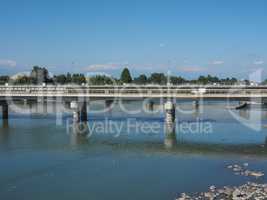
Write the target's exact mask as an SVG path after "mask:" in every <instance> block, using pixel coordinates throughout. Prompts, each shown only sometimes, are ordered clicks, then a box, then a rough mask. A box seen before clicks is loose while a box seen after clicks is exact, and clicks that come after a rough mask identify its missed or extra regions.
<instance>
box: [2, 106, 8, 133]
mask: <svg viewBox="0 0 267 200" xmlns="http://www.w3.org/2000/svg"><path fill="white" fill-rule="evenodd" d="M1 106H2V123H3V128H7V127H8V103H7V102H6V101H5V102H2V103H1Z"/></svg>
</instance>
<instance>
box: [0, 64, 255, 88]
mask: <svg viewBox="0 0 267 200" xmlns="http://www.w3.org/2000/svg"><path fill="white" fill-rule="evenodd" d="M6 83H9V84H14V85H23V84H43V83H46V84H61V85H65V84H78V85H82V84H90V85H112V84H119V85H121V84H137V85H148V84H156V85H166V84H172V85H181V84H201V85H207V84H213V85H216V84H218V85H235V84H244V85H249V84H251V83H250V82H249V81H248V80H242V81H241V80H238V79H237V78H233V77H231V78H228V77H227V78H218V77H217V76H212V75H207V76H199V77H198V78H197V79H191V80H189V79H186V78H183V77H181V76H173V75H172V76H168V75H166V74H164V73H159V72H156V73H151V74H150V75H146V74H140V75H139V76H137V77H132V76H131V73H130V71H129V69H128V68H124V69H123V70H122V73H121V76H120V78H116V77H112V76H107V75H102V74H97V75H93V76H86V75H84V74H82V73H74V74H71V73H67V74H59V75H53V76H51V75H49V72H48V70H47V69H46V68H42V67H39V66H34V67H33V69H32V70H31V72H30V73H29V74H17V75H14V76H6V75H5V76H0V85H4V84H6Z"/></svg>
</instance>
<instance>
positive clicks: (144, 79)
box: [134, 74, 147, 85]
mask: <svg viewBox="0 0 267 200" xmlns="http://www.w3.org/2000/svg"><path fill="white" fill-rule="evenodd" d="M134 83H135V84H140V85H145V84H147V77H146V75H145V74H141V75H140V76H139V77H137V78H135V79H134Z"/></svg>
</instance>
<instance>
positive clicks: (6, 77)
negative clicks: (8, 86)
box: [0, 76, 9, 85]
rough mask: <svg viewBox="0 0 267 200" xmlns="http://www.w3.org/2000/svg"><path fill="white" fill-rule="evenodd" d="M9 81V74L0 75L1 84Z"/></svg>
mask: <svg viewBox="0 0 267 200" xmlns="http://www.w3.org/2000/svg"><path fill="white" fill-rule="evenodd" d="M8 81H9V76H0V85H4V84H5V83H7V82H8Z"/></svg>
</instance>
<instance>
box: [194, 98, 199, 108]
mask: <svg viewBox="0 0 267 200" xmlns="http://www.w3.org/2000/svg"><path fill="white" fill-rule="evenodd" d="M193 105H194V106H195V108H196V109H197V108H199V100H195V101H194V102H193Z"/></svg>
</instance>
